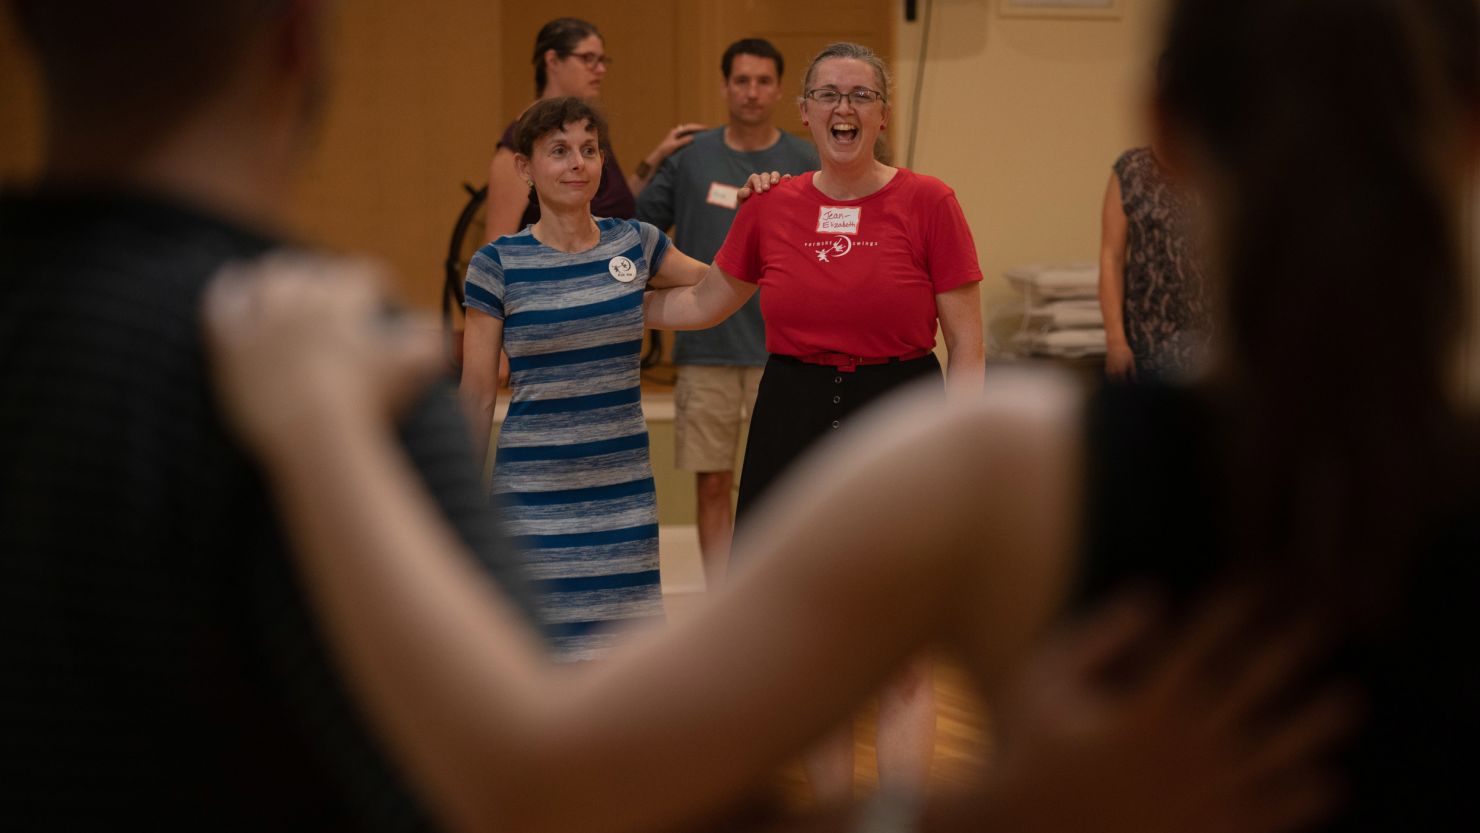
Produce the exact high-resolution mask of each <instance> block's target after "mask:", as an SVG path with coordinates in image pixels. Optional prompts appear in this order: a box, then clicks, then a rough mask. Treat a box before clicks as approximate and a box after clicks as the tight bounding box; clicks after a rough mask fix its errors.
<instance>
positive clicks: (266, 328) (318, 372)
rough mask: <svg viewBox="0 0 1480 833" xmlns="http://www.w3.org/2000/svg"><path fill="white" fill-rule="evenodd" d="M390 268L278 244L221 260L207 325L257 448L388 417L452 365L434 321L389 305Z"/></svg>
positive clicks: (221, 373)
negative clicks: (254, 255)
mask: <svg viewBox="0 0 1480 833" xmlns="http://www.w3.org/2000/svg"><path fill="white" fill-rule="evenodd" d="M386 284H387V279H386V272H385V270H384V269H383V268H381V267H379V266H377V265H375V264H373V263H371V262H369V261H365V260H358V259H347V258H331V257H326V256H318V255H311V254H306V253H289V252H275V253H271V254H268V255H267V256H265V257H263V258H260V259H258V260H256V261H252V262H248V263H238V264H230V265H228V266H226V267H224V268H223V269H222V270H221V271H220V272H219V273H218V274H217V276H216V277H215V279H214V280H213V281H212V282H211V284H210V286H209V287H207V289H206V293H205V295H204V298H203V300H202V311H201V312H202V323H203V326H204V328H205V332H204V336H205V342H206V351H207V355H208V356H209V359H210V363H211V369H212V373H213V376H214V382H215V386H216V391H217V394H218V396H219V398H220V401H221V403H222V405H223V406H224V410H225V411H226V415H227V419H228V420H229V421H230V423H231V424H232V425H233V427H234V428H235V429H236V430H237V431H238V432H239V434H240V435H241V436H242V438H243V439H244V440H245V441H246V442H247V444H248V445H250V446H252V447H254V448H255V449H256V450H257V451H259V452H261V453H264V454H268V455H269V456H271V455H272V454H273V453H274V452H279V451H283V450H284V449H285V448H286V447H288V446H291V445H292V444H294V443H295V442H297V441H299V440H300V439H301V433H302V431H303V428H304V427H305V425H307V424H313V422H314V421H315V420H318V421H320V422H322V421H325V420H331V421H342V422H343V423H344V424H346V425H347V424H349V423H350V422H351V421H355V420H370V421H377V420H378V421H383V422H385V423H387V424H388V423H389V422H390V420H391V419H392V418H393V417H394V415H395V414H396V413H398V412H399V411H400V410H401V409H403V408H404V407H406V406H407V405H409V404H410V402H411V401H412V399H413V398H414V396H415V395H416V394H417V393H419V392H420V391H421V390H422V389H423V388H424V387H425V385H426V383H427V382H428V381H429V380H430V379H431V378H432V377H433V376H435V375H436V374H437V373H438V372H439V371H442V370H445V368H446V362H447V359H446V357H445V355H444V351H443V346H442V338H441V328H440V326H439V324H438V322H436V321H435V320H434V319H432V318H430V317H425V316H413V315H408V314H402V313H392V312H390V307H389V306H388V301H387V296H386V293H385V292H384V287H385V286H386Z"/></svg>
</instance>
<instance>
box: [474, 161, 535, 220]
mask: <svg viewBox="0 0 1480 833" xmlns="http://www.w3.org/2000/svg"><path fill="white" fill-rule="evenodd" d="M528 206H529V185H528V184H527V183H525V181H524V180H522V179H520V178H519V172H518V171H516V170H515V169H514V151H512V150H509V149H508V148H504V147H501V148H499V149H498V150H495V151H494V152H493V161H492V162H490V163H489V164H488V201H487V202H486V203H484V209H483V217H484V219H483V242H485V243H487V242H490V241H493V240H497V239H498V238H500V237H502V236H504V235H505V234H515V233H517V232H518V231H519V228H520V221H521V220H523V219H524V210H525V209H526V208H527V207H528Z"/></svg>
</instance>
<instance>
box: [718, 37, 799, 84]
mask: <svg viewBox="0 0 1480 833" xmlns="http://www.w3.org/2000/svg"><path fill="white" fill-rule="evenodd" d="M737 55H754V56H755V57H757V58H769V59H770V60H771V62H772V63H774V64H776V79H777V80H778V81H779V80H780V79H781V76H782V74H783V73H785V72H786V59H785V58H784V57H782V56H781V50H779V49H777V48H776V44H774V43H771V42H770V41H768V40H766V39H765V38H742V39H740V40H737V41H735V42H734V43H732V44H730V45H729V47H728V48H727V49H725V54H724V55H723V56H721V57H720V59H719V71H720V72H722V73H724V76H725V80H726V81H728V80H730V71H731V69H733V68H734V66H735V56H737Z"/></svg>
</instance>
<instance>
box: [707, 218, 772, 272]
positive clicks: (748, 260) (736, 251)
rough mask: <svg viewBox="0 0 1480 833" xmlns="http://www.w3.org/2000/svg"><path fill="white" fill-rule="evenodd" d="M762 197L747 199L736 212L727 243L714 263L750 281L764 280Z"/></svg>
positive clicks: (721, 268) (716, 256) (727, 236)
mask: <svg viewBox="0 0 1480 833" xmlns="http://www.w3.org/2000/svg"><path fill="white" fill-rule="evenodd" d="M759 202H760V200H756V199H750V200H746V201H745V204H744V205H742V206H740V210H739V211H737V212H735V222H734V223H732V224H731V225H730V233H729V234H727V235H725V243H724V245H723V246H721V247H720V249H719V252H718V253H717V254H716V255H715V256H714V265H715V266H718V267H719V268H720V271H721V272H724V273H725V274H726V275H729V276H730V277H732V278H734V279H736V280H740V281H745V282H746V283H760V280H761V265H762V264H761V254H760V229H759V228H758V226H757V224H758V223H759V222H760V212H761V207H760V206H759V205H758V203H759Z"/></svg>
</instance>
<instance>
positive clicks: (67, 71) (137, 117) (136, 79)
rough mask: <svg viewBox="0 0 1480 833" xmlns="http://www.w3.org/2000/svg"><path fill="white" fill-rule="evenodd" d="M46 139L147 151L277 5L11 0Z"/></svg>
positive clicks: (224, 0) (214, 82) (218, 80)
mask: <svg viewBox="0 0 1480 833" xmlns="http://www.w3.org/2000/svg"><path fill="white" fill-rule="evenodd" d="M11 5H12V8H13V9H14V12H15V20H16V24H17V26H18V27H19V29H20V32H21V35H22V37H23V38H24V39H25V41H26V42H27V43H28V44H29V45H30V46H31V48H32V49H33V50H34V52H35V55H36V59H37V61H38V63H39V66H40V71H41V79H42V85H43V87H44V90H45V94H46V101H47V113H48V122H49V130H50V131H52V133H53V135H69V136H79V135H86V136H94V135H95V136H98V137H99V139H100V140H102V141H106V142H107V143H108V144H109V146H110V148H112V149H113V152H114V153H115V154H116V155H120V156H125V155H128V154H130V153H133V152H137V151H139V150H141V149H143V148H145V147H148V146H149V145H150V144H151V143H152V142H154V141H156V140H157V139H158V138H159V137H161V136H163V135H166V134H167V133H168V132H169V130H170V129H171V128H173V127H174V126H175V125H176V124H177V123H178V121H179V120H180V119H181V118H183V117H185V116H186V115H188V114H189V113H190V112H191V111H192V110H193V109H195V108H196V107H198V106H199V105H201V104H202V103H203V102H205V101H207V100H208V99H209V98H210V96H211V94H212V93H214V92H216V91H217V90H218V89H219V87H220V86H221V84H222V83H223V82H224V81H225V80H226V78H227V76H228V75H229V74H230V72H231V71H232V69H233V68H235V66H236V64H237V62H238V61H239V60H240V59H241V57H242V53H243V51H244V50H245V48H246V47H247V45H248V44H249V43H250V42H251V40H252V38H253V37H254V36H256V35H258V34H260V32H261V31H262V28H263V27H264V26H266V25H267V24H269V23H270V22H271V21H272V19H273V16H274V14H275V13H277V12H279V11H280V10H281V8H282V6H283V2H282V0H211V2H199V0H129V2H126V3H122V2H120V3H112V2H98V0H91V1H89V0H12V3H11Z"/></svg>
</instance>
